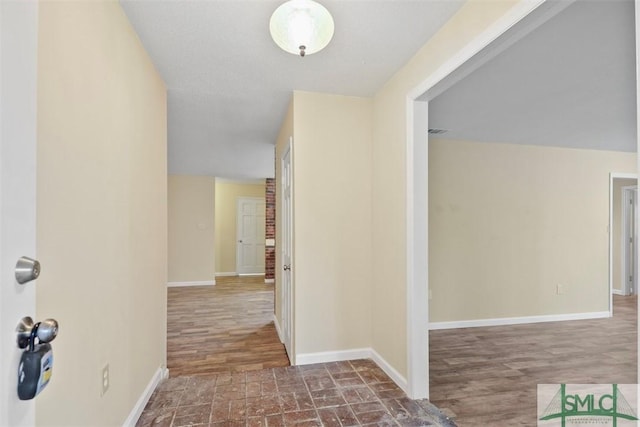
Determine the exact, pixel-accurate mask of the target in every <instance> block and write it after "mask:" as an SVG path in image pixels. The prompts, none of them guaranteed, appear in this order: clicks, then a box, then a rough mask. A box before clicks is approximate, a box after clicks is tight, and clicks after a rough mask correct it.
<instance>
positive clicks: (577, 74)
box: [429, 0, 636, 152]
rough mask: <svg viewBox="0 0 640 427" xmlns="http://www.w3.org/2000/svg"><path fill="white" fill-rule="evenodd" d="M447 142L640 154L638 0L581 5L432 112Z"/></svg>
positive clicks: (432, 122) (461, 85)
mask: <svg viewBox="0 0 640 427" xmlns="http://www.w3.org/2000/svg"><path fill="white" fill-rule="evenodd" d="M429 127H430V128H438V129H445V130H448V132H447V133H445V134H442V135H439V137H442V138H451V139H467V140H476V141H487V142H505V143H519V144H532V145H548V146H564V147H574V148H591V149H605V150H616V151H628V152H635V151H636V92H635V36H634V6H633V1H632V0H625V1H622V0H604V1H603V0H598V1H581V0H578V1H577V2H575V3H573V4H571V5H569V6H568V7H567V8H566V9H564V10H563V11H562V12H560V13H559V14H558V15H556V16H554V17H553V18H551V19H550V20H549V21H547V22H546V23H544V24H543V25H541V26H540V27H538V28H537V29H535V30H534V31H533V32H531V33H530V34H528V35H527V36H525V37H524V38H522V39H521V40H519V41H517V42H516V43H515V44H513V45H512V46H511V47H509V48H508V49H506V50H505V51H504V52H502V53H500V54H499V55H497V56H496V57H495V58H494V59H492V60H490V61H489V62H487V63H486V64H484V65H483V66H481V67H480V68H478V69H477V70H476V71H474V72H473V73H472V74H470V75H469V76H467V77H466V78H464V79H463V80H461V81H460V82H458V83H457V84H455V85H454V86H453V87H452V88H450V89H448V90H447V91H445V92H444V93H442V94H441V95H439V96H438V97H436V98H435V99H434V100H433V101H432V102H431V103H430V104H429Z"/></svg>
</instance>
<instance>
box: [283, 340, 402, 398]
mask: <svg viewBox="0 0 640 427" xmlns="http://www.w3.org/2000/svg"><path fill="white" fill-rule="evenodd" d="M356 359H371V360H373V361H374V362H375V363H376V365H378V366H379V367H380V369H382V370H383V371H384V372H385V374H387V375H388V376H389V378H391V380H392V381H393V382H394V383H396V385H397V386H398V387H400V388H401V389H402V391H404V392H405V393H407V391H408V386H407V384H408V383H407V379H406V378H405V377H403V376H402V375H401V374H400V373H399V372H398V371H396V370H395V369H394V368H393V367H392V366H391V365H390V364H389V362H387V361H386V360H385V359H384V358H383V357H382V356H381V355H380V354H379V353H378V352H377V351H375V350H374V349H372V348H356V349H352V350H338V351H323V352H319V353H305V354H299V355H297V356H296V365H311V364H313V363H329V362H342V361H345V360H356Z"/></svg>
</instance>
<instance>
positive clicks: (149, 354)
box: [25, 2, 167, 426]
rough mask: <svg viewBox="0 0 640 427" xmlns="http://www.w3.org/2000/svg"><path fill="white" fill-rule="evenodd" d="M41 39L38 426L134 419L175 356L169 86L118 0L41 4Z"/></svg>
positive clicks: (106, 423)
mask: <svg viewBox="0 0 640 427" xmlns="http://www.w3.org/2000/svg"><path fill="white" fill-rule="evenodd" d="M38 42H39V55H38V153H37V162H38V169H37V184H38V191H37V218H38V219H37V250H38V257H39V258H40V261H41V262H42V265H43V269H42V270H43V271H42V276H41V278H40V279H39V280H38V288H37V318H38V319H44V318H47V317H54V318H56V319H58V321H59V322H60V333H59V336H58V338H57V339H56V340H55V341H54V342H53V349H54V356H55V365H54V370H53V377H52V380H51V383H50V384H49V386H48V387H47V389H46V390H44V391H43V392H42V394H40V395H39V396H38V398H37V404H36V420H37V425H57V426H62V425H64V426H71V425H77V426H88V425H91V426H116V425H122V424H123V422H124V421H125V419H126V418H127V416H128V415H129V413H130V412H131V410H132V408H133V407H134V405H135V404H136V402H137V400H138V398H139V397H140V396H141V394H142V392H143V391H144V389H145V387H146V386H147V384H149V381H150V380H151V379H152V377H153V375H154V374H155V373H156V372H157V371H158V369H159V368H160V367H161V366H163V365H165V363H166V361H165V356H166V347H165V345H166V344H165V343H166V332H165V327H164V326H165V325H166V308H165V307H166V281H167V271H166V265H167V216H166V215H167V214H166V212H167V191H166V186H167V184H166V182H167V176H166V161H167V158H166V142H167V136H166V129H167V122H166V90H165V87H164V84H163V82H162V80H161V78H160V76H159V75H158V73H157V72H156V70H155V68H154V66H153V64H152V63H151V61H150V60H149V58H148V56H147V54H146V53H145V50H144V48H143V47H142V44H141V43H140V41H139V40H138V38H137V36H136V34H135V33H134V31H133V30H132V28H131V26H130V24H129V21H128V20H127V18H126V16H125V14H124V13H123V11H122V9H121V8H120V6H119V4H118V3H117V2H41V4H40V14H39V40H38ZM25 314H27V313H25ZM106 364H109V367H110V378H111V385H110V388H109V390H108V391H107V393H106V394H105V395H104V396H102V397H101V395H100V394H101V382H102V381H101V377H102V368H103V367H104V366H105V365H106Z"/></svg>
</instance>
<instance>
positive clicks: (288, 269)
mask: <svg viewBox="0 0 640 427" xmlns="http://www.w3.org/2000/svg"><path fill="white" fill-rule="evenodd" d="M282 269H283V270H284V271H290V270H291V266H290V265H285V266H283V267H282Z"/></svg>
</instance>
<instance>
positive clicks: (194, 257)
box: [169, 175, 216, 283]
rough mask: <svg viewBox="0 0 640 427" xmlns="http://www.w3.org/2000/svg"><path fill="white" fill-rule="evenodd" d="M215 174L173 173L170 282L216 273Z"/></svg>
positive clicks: (209, 278) (208, 277) (209, 279)
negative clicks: (191, 174)
mask: <svg viewBox="0 0 640 427" xmlns="http://www.w3.org/2000/svg"><path fill="white" fill-rule="evenodd" d="M214 193H215V178H213V177H209V176H187V175H170V176H169V282H170V283H185V282H212V281H213V280H214V277H215V271H216V270H215V253H214V250H215V248H214V238H215V236H214V206H215V196H214Z"/></svg>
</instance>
